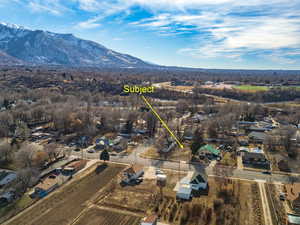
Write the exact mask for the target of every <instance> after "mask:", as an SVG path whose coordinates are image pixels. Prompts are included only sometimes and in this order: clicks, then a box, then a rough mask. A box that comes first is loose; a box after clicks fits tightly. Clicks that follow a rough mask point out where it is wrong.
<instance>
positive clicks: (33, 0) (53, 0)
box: [24, 0, 71, 15]
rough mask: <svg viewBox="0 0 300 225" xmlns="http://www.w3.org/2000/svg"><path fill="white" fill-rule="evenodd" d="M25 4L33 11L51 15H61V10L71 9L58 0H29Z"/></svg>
mask: <svg viewBox="0 0 300 225" xmlns="http://www.w3.org/2000/svg"><path fill="white" fill-rule="evenodd" d="M24 4H26V3H24ZM27 6H28V7H29V8H30V9H31V10H32V11H33V12H38V13H44V12H46V13H51V14H53V15H62V13H63V12H66V11H71V10H70V9H69V8H67V7H65V6H64V5H63V4H62V3H61V2H60V0H43V1H41V0H29V1H28V4H27Z"/></svg>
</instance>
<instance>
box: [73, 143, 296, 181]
mask: <svg viewBox="0 0 300 225" xmlns="http://www.w3.org/2000/svg"><path fill="white" fill-rule="evenodd" d="M148 148H149V147H147V146H146V145H140V146H138V147H136V148H135V150H134V151H133V152H132V153H131V154H130V155H123V156H122V155H118V156H111V157H110V161H112V162H118V163H125V164H134V163H138V164H142V165H144V166H154V167H158V168H163V169H170V170H177V171H178V170H180V171H189V170H198V171H201V172H205V173H206V174H207V175H208V176H219V177H229V178H232V179H240V180H251V181H264V182H268V183H290V182H291V177H293V178H294V179H295V182H296V181H300V174H293V175H284V174H271V175H268V174H263V173H262V172H259V171H251V170H243V169H238V168H230V167H217V168H213V167H205V166H204V165H202V164H200V163H197V164H190V163H186V162H184V161H181V162H180V163H179V162H174V161H165V160H158V159H145V158H142V157H140V154H141V153H144V152H145V151H146V150H147V149H148ZM72 154H73V155H76V156H78V157H82V156H83V157H84V158H86V159H99V153H87V152H85V150H84V152H83V154H82V153H81V152H72Z"/></svg>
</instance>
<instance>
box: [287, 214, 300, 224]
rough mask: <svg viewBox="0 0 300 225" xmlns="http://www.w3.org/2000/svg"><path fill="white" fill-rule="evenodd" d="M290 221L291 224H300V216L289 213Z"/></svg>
mask: <svg viewBox="0 0 300 225" xmlns="http://www.w3.org/2000/svg"><path fill="white" fill-rule="evenodd" d="M288 221H289V223H291V224H300V216H297V215H292V214H288Z"/></svg>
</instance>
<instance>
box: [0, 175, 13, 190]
mask: <svg viewBox="0 0 300 225" xmlns="http://www.w3.org/2000/svg"><path fill="white" fill-rule="evenodd" d="M5 173H6V172H5ZM16 178H17V174H16V173H14V172H8V173H7V174H6V175H5V177H3V178H2V179H1V180H0V188H1V187H3V186H5V185H7V184H9V183H11V182H12V181H14V180H15V179H16Z"/></svg>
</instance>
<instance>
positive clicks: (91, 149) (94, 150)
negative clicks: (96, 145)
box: [87, 149, 95, 153]
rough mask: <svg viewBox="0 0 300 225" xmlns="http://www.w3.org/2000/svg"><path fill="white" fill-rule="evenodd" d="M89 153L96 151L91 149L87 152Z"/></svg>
mask: <svg viewBox="0 0 300 225" xmlns="http://www.w3.org/2000/svg"><path fill="white" fill-rule="evenodd" d="M87 152H88V153H95V150H94V149H89V150H87Z"/></svg>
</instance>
